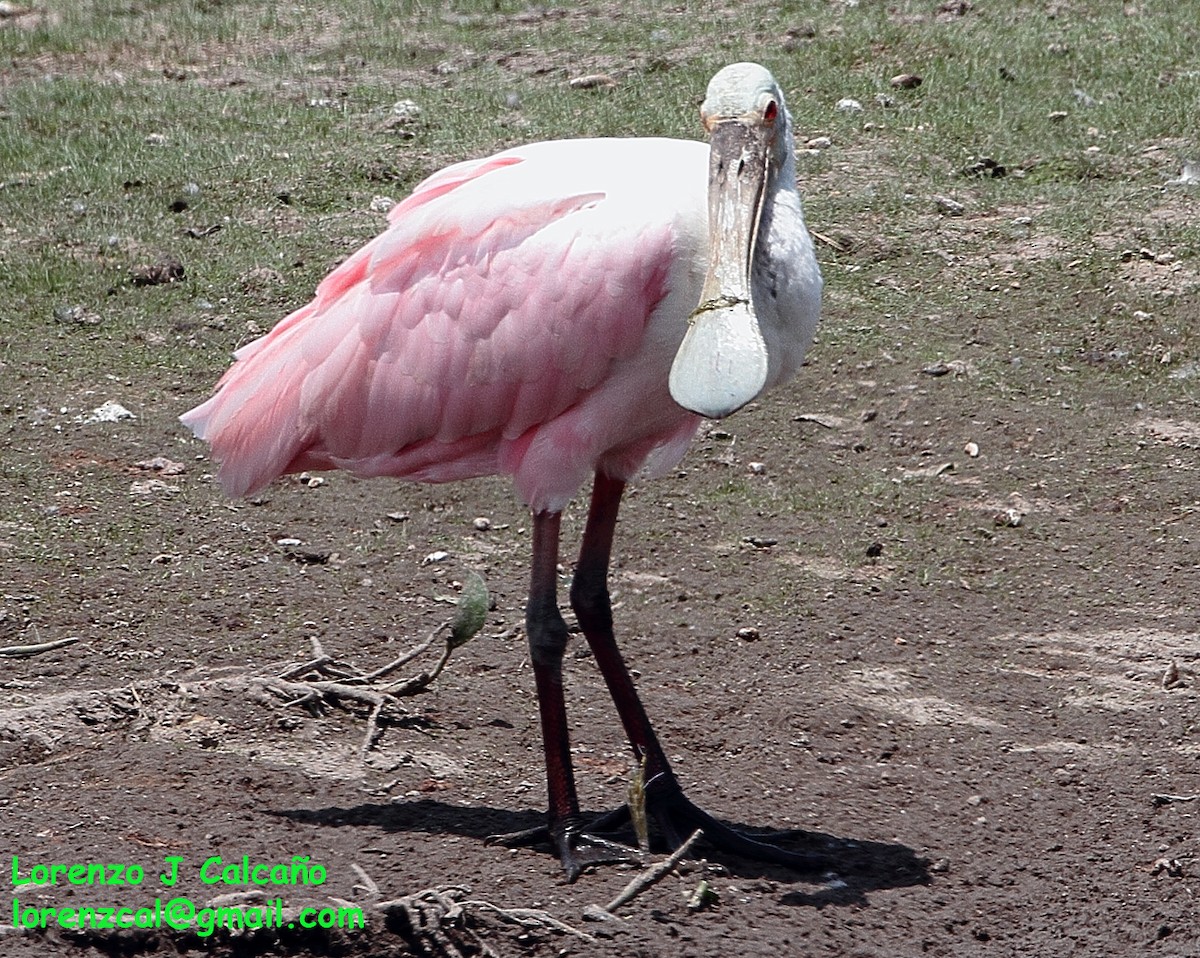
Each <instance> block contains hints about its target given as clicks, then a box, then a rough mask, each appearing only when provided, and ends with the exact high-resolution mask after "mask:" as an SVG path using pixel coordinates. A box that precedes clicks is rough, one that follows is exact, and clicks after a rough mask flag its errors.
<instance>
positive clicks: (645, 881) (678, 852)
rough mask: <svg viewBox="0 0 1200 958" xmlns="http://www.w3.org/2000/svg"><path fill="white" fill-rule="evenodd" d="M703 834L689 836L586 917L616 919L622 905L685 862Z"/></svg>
mask: <svg viewBox="0 0 1200 958" xmlns="http://www.w3.org/2000/svg"><path fill="white" fill-rule="evenodd" d="M703 834H704V832H703V830H701V829H699V828H697V829H696V830H695V831H694V832H692V834H691V835H690V836H688V840H687V841H686V842H684V843H683V844H682V845H680V846H679V847H678V848H677V849H675V851H673V852H671V854H670V855H668V856H667V857H666V858H664V859H663V860H662V861H660V862H655V863H654V864H653V865H651V866H650V867H649V868H647V869H646V870H645V871H643V872H641V873H640V874H639V875H637V876H636V877H635V878H634V879H633V881H631V882H630V883H629V884H628V885H626V886H625V887H624V888H622V889H621V892H620V894H618V895H617V897H616V898H614V899H613V900H612V901H610V902H609V903H608V904H607V905H605V906H604V907H603V908H601V907H600V906H599V905H592V906H590V907H589V908H586V909H585V910H584V915H585V917H588V918H591V919H594V920H597V921H604V920H607V919H610V918H615V917H616V914H615V912H616V910H617V909H618V908H620V907H621V906H622V905H628V904H629V903H630V902H631V901H633V900H634V899H635V898H637V896H638V895H640V894H641V893H642V892H644V891H645V890H646V889H647V888H650V887H651V886H653V885H655V884H657V883H658V882H660V881H662V879H663V878H664V877H665V876H666V875H668V874H669V873H670V872H671V870H672V869H674V867H675V866H676V865H678V864H679V863H680V862H681V861H683V859H684V858H686V857H687V854H688V852H690V851H691V850H692V846H693V845H695V844H696V842H697V841H698V840H699V839H700V836H701V835H703Z"/></svg>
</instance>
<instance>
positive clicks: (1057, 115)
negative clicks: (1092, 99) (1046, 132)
mask: <svg viewBox="0 0 1200 958" xmlns="http://www.w3.org/2000/svg"><path fill="white" fill-rule="evenodd" d="M1070 115H1071V114H1069V113H1068V112H1067V111H1066V110H1053V111H1051V112H1050V113H1049V114H1047V116H1046V119H1047V120H1049V121H1050V122H1051V123H1061V122H1062V121H1063V120H1065V119H1066V118H1067V117H1068V116H1070Z"/></svg>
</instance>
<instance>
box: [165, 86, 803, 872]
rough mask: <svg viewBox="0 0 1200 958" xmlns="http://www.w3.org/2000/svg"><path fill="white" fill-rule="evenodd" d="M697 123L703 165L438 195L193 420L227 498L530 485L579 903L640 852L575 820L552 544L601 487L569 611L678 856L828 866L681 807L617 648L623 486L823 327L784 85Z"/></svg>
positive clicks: (563, 153) (508, 182) (713, 90)
mask: <svg viewBox="0 0 1200 958" xmlns="http://www.w3.org/2000/svg"><path fill="white" fill-rule="evenodd" d="M701 119H702V120H703V123H704V126H705V127H706V129H707V130H708V134H709V147H708V148H707V149H706V148H705V146H704V144H702V143H696V142H690V141H682V140H670V139H579V140H562V141H557V142H547V143H536V144H532V145H529V146H524V147H519V148H517V149H512V150H507V151H505V152H503V153H498V154H496V155H495V156H491V157H488V158H486V159H482V160H472V161H468V162H464V163H458V164H455V165H453V166H450V167H448V168H447V169H445V170H442V171H441V172H439V173H436V174H434V175H433V176H431V177H429V179H427V180H425V181H424V182H423V183H421V184H420V185H419V186H417V188H416V189H415V190H414V191H413V193H412V195H411V196H409V197H408V198H407V199H405V200H404V201H402V202H401V203H399V204H398V205H397V206H396V207H395V208H394V209H393V210H392V212H391V214H390V216H389V221H390V226H389V227H388V229H387V230H386V231H385V232H384V233H382V234H381V235H380V236H378V237H377V238H376V239H374V240H373V241H371V242H370V243H368V244H367V245H366V246H365V247H363V248H362V249H361V250H359V251H358V252H356V253H354V254H353V255H351V256H350V258H349V259H347V260H346V261H345V262H344V263H343V264H342V265H341V266H339V267H338V268H337V269H335V270H334V271H333V272H332V273H331V274H330V275H329V276H328V277H327V278H326V279H325V280H324V281H323V282H322V283H321V284H320V285H319V286H318V288H317V293H316V298H315V299H314V300H313V301H312V302H311V303H309V304H308V305H307V306H303V307H301V308H300V309H298V310H297V311H296V312H294V313H292V314H291V315H289V316H288V317H286V318H285V319H284V320H282V321H281V322H280V323H279V324H278V325H277V326H276V327H275V328H274V329H273V330H272V331H271V332H270V333H268V334H267V335H266V336H263V337H262V338H260V339H258V340H256V341H254V342H252V343H250V344H249V345H247V346H245V347H243V348H242V349H240V350H238V352H237V353H236V362H235V363H234V365H233V366H232V367H231V368H230V369H229V370H228V371H227V372H226V374H225V376H224V378H222V379H221V381H220V383H219V384H218V386H217V389H216V392H215V393H214V395H213V396H212V397H211V398H210V399H209V400H208V401H207V402H205V403H203V404H202V405H200V406H198V407H196V408H195V409H193V410H191V411H190V412H187V413H185V414H184V415H183V416H182V417H180V418H181V419H182V421H183V422H184V423H185V424H186V425H187V426H189V427H190V428H191V429H192V430H193V431H194V432H195V434H196V435H197V436H199V437H200V438H202V439H205V440H207V441H208V442H209V443H210V444H211V446H212V454H213V456H214V457H215V458H216V459H217V460H219V461H220V468H219V471H218V473H217V476H218V479H219V480H220V482H221V484H222V486H223V487H224V489H225V490H226V491H227V492H228V493H230V494H231V495H244V494H246V493H250V492H253V491H255V490H257V489H260V488H261V487H263V486H265V485H266V484H267V483H269V482H270V481H271V480H273V479H275V478H276V477H278V476H280V475H282V474H284V473H289V472H297V471H300V470H306V469H346V470H349V471H350V472H352V473H354V474H356V475H359V476H397V477H401V478H405V479H414V480H419V481H424V482H445V481H449V480H454V479H462V478H466V477H470V476H479V475H486V474H495V473H502V474H508V475H511V476H512V477H513V479H514V482H515V485H516V488H517V491H518V493H519V494H520V495H521V497H522V498H523V499H524V500H525V502H526V503H527V504H528V505H529V507H530V509H531V511H532V513H533V528H532V539H533V557H532V574H531V581H530V589H529V601H528V604H527V606H526V613H525V623H526V631H527V633H528V639H529V649H530V658H531V661H532V665H533V673H534V678H535V682H536V686H537V695H538V703H539V711H540V718H541V726H542V736H543V745H544V747H545V761H546V772H547V783H548V794H549V816H548V823H549V827H548V829H543V830H542V834H543V835H546V834H547V831H548V834H549V837H550V839H551V840H552V842H553V844H554V846H555V848H556V850H557V852H558V855H559V857H560V859H561V861H562V864H563V867H564V869H565V870H566V873H567V877H568V879H569V880H572V881H573V880H574V879H575V878H576V877H577V876H578V874H579V872H580V870H581V869H582V868H583V867H585V866H586V865H589V864H592V863H595V862H599V861H606V860H612V859H613V858H614V856H617V857H620V856H622V855H626V856H627V855H628V853H629V850H628V849H624V846H615V844H614V843H612V842H609V841H607V840H605V839H603V838H600V837H598V836H597V835H596V834H595V829H593V830H591V831H589V829H588V828H587V827H586V825H585V823H584V822H583V820H582V818H581V816H580V810H579V802H578V799H577V797H576V791H575V782H574V774H573V771H572V766H571V754H570V750H569V747H568V737H567V719H566V710H565V704H564V700H563V686H562V658H563V651H564V648H565V646H566V644H567V626H566V624H565V623H564V621H563V618H562V615H561V613H560V612H559V607H558V597H557V583H556V578H557V571H556V569H557V565H558V546H559V522H560V517H561V513H562V510H563V508H564V507H565V506H566V504H567V503H568V501H569V500H570V499H571V497H572V496H573V495H574V494H575V493H576V492H577V491H578V489H579V487H580V485H581V484H582V483H583V482H584V481H585V480H586V479H587V478H588V476H589V475H594V477H595V478H594V484H593V487H592V497H591V506H590V509H589V513H588V519H587V525H586V527H585V529H584V533H583V542H582V545H581V547H580V553H579V562H578V564H577V566H576V569H575V575H574V579H573V582H572V585H571V590H570V600H571V606H572V608H573V609H574V610H575V613H576V615H577V617H578V620H579V625H580V627H581V629H582V631H583V633H584V635H585V637H586V639H587V641H588V643H589V645H590V646H591V648H592V651H593V652H594V655H595V659H596V662H597V664H598V666H599V668H600V671H601V673H602V674H603V676H604V679H605V681H606V683H607V684H608V688H609V691H610V692H611V694H612V698H613V701H614V703H615V704H616V708H617V712H618V714H619V716H620V719H621V721H622V723H623V725H624V728H625V732H626V734H627V736H628V738H629V741H630V744H631V745H632V747H633V750H634V753H635V755H636V756H637V757H638V759H639V760H640V761H641V762H642V763H643V774H644V782H645V794H646V802H647V808H648V812H649V815H650V816H651V817H652V818H653V819H654V820H655V821H656V822H657V824H658V826H659V828H660V829H661V831H662V832H663V834H664V835H665V837H666V838H667V840H668V841H670V842H673V843H675V844H676V845H678V844H679V842H680V838H681V836H683V835H684V834H686V833H685V831H684V830H685V829H688V830H690V829H692V828H696V827H700V828H703V829H704V831H705V835H706V837H707V838H708V839H709V841H710V842H712V843H713V844H715V845H717V846H718V847H721V848H723V849H725V850H728V851H731V852H734V853H738V854H743V855H747V856H750V857H754V858H759V859H764V860H769V861H773V862H778V863H782V864H788V865H795V866H804V867H808V866H811V864H812V859H811V858H810V857H809V856H807V855H804V854H801V853H797V852H793V851H788V850H785V849H782V848H778V847H776V846H774V845H769V844H766V843H765V842H762V841H759V840H756V839H752V838H750V837H748V836H746V835H743V834H741V833H740V832H737V831H735V830H734V829H732V828H731V827H729V826H728V825H725V824H723V823H721V822H718V821H717V820H716V819H714V818H713V817H712V816H710V815H709V814H708V813H706V812H704V811H702V810H701V809H700V808H698V807H697V806H696V805H694V804H693V803H692V802H691V801H690V800H688V799H687V798H686V797H685V796H684V794H683V791H682V789H681V788H680V786H679V784H678V782H677V780H676V778H675V776H674V774H673V772H672V770H671V767H670V765H669V764H668V762H667V758H666V756H665V754H664V752H663V749H662V747H661V746H660V744H659V742H658V739H657V737H656V735H655V733H654V730H653V729H652V727H651V725H650V721H649V719H648V718H647V715H646V712H645V709H644V708H643V707H642V704H641V702H640V700H639V698H638V695H637V693H636V691H635V689H634V684H633V680H632V679H631V677H630V675H629V672H628V671H627V669H626V667H625V664H624V662H623V660H622V658H621V654H620V652H619V650H618V649H617V645H616V642H615V641H614V638H613V623H612V614H611V609H610V602H609V592H608V585H607V579H608V568H609V559H610V555H611V548H612V541H613V532H614V528H615V525H616V521H617V509H618V506H619V504H620V499H621V494H622V491H623V490H624V488H625V484H626V482H627V481H628V480H629V479H630V478H631V477H632V476H633V475H634V473H636V472H637V471H638V470H640V469H641V468H642V467H644V466H650V467H652V468H657V469H658V470H662V469H664V468H666V469H669V468H670V467H671V466H673V465H674V464H675V463H676V462H678V460H679V459H680V458H681V457H682V455H683V453H684V451H685V449H686V447H687V445H688V443H689V441H690V440H691V438H692V436H693V434H694V433H695V431H696V428H697V426H698V425H699V423H700V418H701V417H709V418H719V417H722V416H726V415H729V414H730V413H732V412H734V411H736V410H737V409H739V408H740V407H742V406H744V405H745V404H746V403H748V402H750V401H751V400H752V399H754V398H755V397H757V396H758V395H760V394H761V393H762V392H763V391H764V390H766V389H768V388H770V387H772V386H774V385H777V384H779V383H781V382H784V381H785V380H787V379H789V378H790V377H791V376H792V375H793V374H794V373H795V372H796V371H797V369H798V368H799V366H800V364H801V361H802V359H803V357H804V353H805V350H806V349H807V348H808V346H809V344H810V342H811V341H812V337H813V333H814V331H815V328H816V325H817V319H818V314H819V310H820V297H821V275H820V270H819V269H818V266H817V262H816V259H815V257H814V255H813V247H812V241H811V239H810V237H809V234H808V231H807V229H806V228H805V225H804V218H803V214H802V211H801V204H800V195H799V193H798V191H797V188H796V169H795V161H794V158H793V142H792V126H791V118H790V116H789V114H788V111H787V109H786V107H785V106H784V101H783V94H782V92H781V91H780V88H779V85H778V84H777V83H776V82H775V79H774V78H773V77H772V76H771V74H770V73H769V72H768V71H767V70H766V69H764V68H763V67H761V66H758V65H757V64H752V63H738V64H734V65H732V66H728V67H725V68H724V69H723V70H721V71H720V72H719V73H717V75H716V76H715V77H713V79H712V82H711V83H710V84H709V86H708V92H707V96H706V98H705V100H704V104H703V106H702V108H701ZM619 812H620V810H618V813H619ZM614 817H615V816H607V817H606V821H608V820H610V819H613V818H614ZM618 848H620V849H622V850H623V851H619V850H618Z"/></svg>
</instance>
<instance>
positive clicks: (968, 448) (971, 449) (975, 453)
mask: <svg viewBox="0 0 1200 958" xmlns="http://www.w3.org/2000/svg"><path fill="white" fill-rule="evenodd" d="M963 452H965V453H966V454H967V455H968V456H970V457H971V458H972V459H978V458H979V443H977V442H969V443H967V444H966V445H965V446H963Z"/></svg>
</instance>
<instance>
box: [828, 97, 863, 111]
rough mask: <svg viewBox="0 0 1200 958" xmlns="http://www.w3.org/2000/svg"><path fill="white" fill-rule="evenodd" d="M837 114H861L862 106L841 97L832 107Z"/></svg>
mask: <svg viewBox="0 0 1200 958" xmlns="http://www.w3.org/2000/svg"><path fill="white" fill-rule="evenodd" d="M833 108H834V109H835V110H837V111H838V112H839V113H862V111H863V105H862V104H861V103H859V102H858V100H855V99H852V98H851V97H843V98H842V99H840V100H838V101H837V103H835V104H834V107H833Z"/></svg>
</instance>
